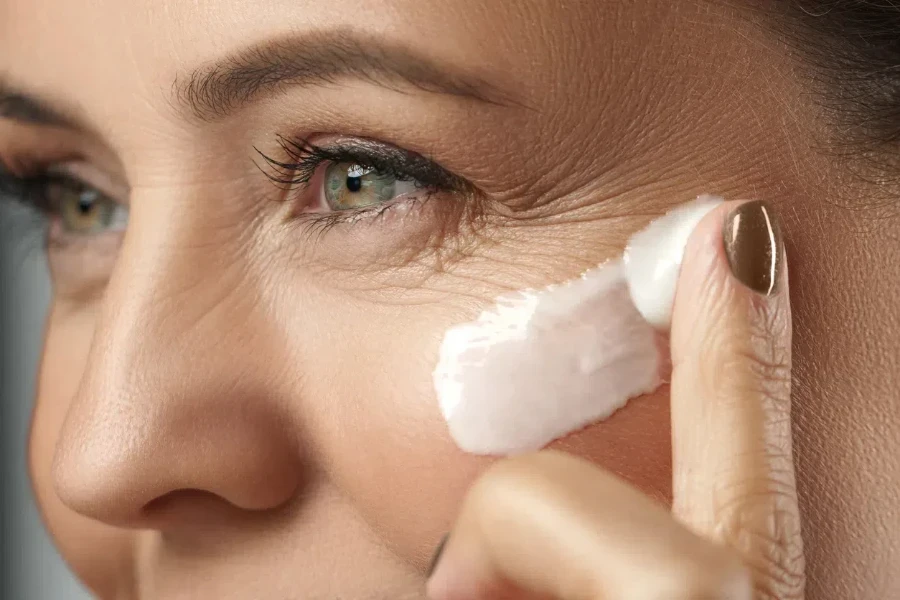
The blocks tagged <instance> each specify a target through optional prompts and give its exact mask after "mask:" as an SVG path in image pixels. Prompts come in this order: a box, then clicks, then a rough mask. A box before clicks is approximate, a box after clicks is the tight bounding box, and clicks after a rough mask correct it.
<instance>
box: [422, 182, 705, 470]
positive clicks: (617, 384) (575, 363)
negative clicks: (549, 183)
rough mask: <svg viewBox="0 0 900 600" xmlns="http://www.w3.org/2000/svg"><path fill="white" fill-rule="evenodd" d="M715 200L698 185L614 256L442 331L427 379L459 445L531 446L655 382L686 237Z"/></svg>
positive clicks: (661, 372)
mask: <svg viewBox="0 0 900 600" xmlns="http://www.w3.org/2000/svg"><path fill="white" fill-rule="evenodd" d="M721 202H722V200H721V199H719V198H715V197H712V196H701V197H700V198H698V199H697V200H695V201H694V202H691V203H689V204H686V205H684V206H681V207H679V208H676V209H675V210H673V211H671V212H670V213H668V214H667V215H665V216H663V217H661V218H659V219H657V220H656V221H654V222H653V223H651V224H650V226H648V227H647V228H646V229H644V230H642V231H641V232H639V233H637V234H635V235H634V236H633V237H632V238H631V240H630V242H629V244H628V247H627V249H626V251H625V254H624V256H623V257H622V258H621V259H618V260H612V261H609V262H607V263H604V264H602V265H600V266H599V267H597V268H595V269H592V270H590V271H588V272H586V273H584V274H583V275H582V276H581V277H580V278H578V279H574V280H572V281H568V282H566V283H562V284H558V285H551V286H549V287H547V288H544V289H541V290H525V291H521V292H516V293H513V294H508V295H504V296H501V297H500V298H498V299H497V302H496V304H495V305H494V306H493V307H491V308H489V309H487V310H485V311H484V312H482V313H481V315H480V316H479V317H478V318H477V319H476V320H475V321H473V322H471V323H465V324H463V325H458V326H455V327H453V328H451V329H450V330H449V331H447V333H446V335H445V336H444V340H443V343H442V344H441V348H440V356H439V359H438V365H437V367H436V368H435V371H434V386H435V391H436V392H437V397H438V403H439V405H440V409H441V413H442V414H443V416H444V418H445V419H446V421H447V425H448V427H449V430H450V434H451V436H452V437H453V440H454V441H455V442H456V444H457V445H458V446H459V447H460V449H462V450H464V451H466V452H470V453H473V454H493V455H502V454H517V453H521V452H527V451H531V450H538V449H540V448H542V447H544V446H546V445H547V444H549V443H550V442H552V441H553V440H555V439H558V438H560V437H563V436H565V435H567V434H569V433H572V432H573V431H577V430H579V429H582V428H583V427H585V426H587V425H589V424H591V423H595V422H598V421H602V420H603V419H606V418H607V417H609V416H610V415H612V414H613V413H614V412H615V411H616V410H618V409H620V408H622V407H623V406H625V404H626V403H627V402H628V401H629V400H630V399H632V398H635V397H637V396H640V395H643V394H647V393H650V392H652V391H654V390H655V389H657V388H658V387H659V386H660V385H662V383H663V379H664V376H665V374H666V371H667V367H668V361H669V352H668V348H667V347H666V344H665V342H664V341H663V336H662V335H661V332H662V331H664V330H667V329H668V327H669V324H670V321H671V314H672V305H673V303H674V299H675V283H676V281H677V278H678V271H679V269H680V267H681V259H682V256H683V254H684V247H685V245H686V244H687V239H688V237H689V236H690V234H691V232H692V231H693V229H694V227H695V226H696V225H697V223H699V222H700V220H701V219H702V218H703V217H704V216H705V215H706V214H707V213H708V212H709V211H711V210H712V209H713V208H715V207H716V206H718V205H719V204H720V203H721Z"/></svg>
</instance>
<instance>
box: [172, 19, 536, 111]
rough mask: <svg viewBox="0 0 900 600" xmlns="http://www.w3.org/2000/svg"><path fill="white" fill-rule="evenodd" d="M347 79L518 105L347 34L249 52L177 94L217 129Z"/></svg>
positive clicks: (195, 75)
mask: <svg viewBox="0 0 900 600" xmlns="http://www.w3.org/2000/svg"><path fill="white" fill-rule="evenodd" d="M347 78H351V79H352V78H355V79H359V80H362V81H367V82H370V83H373V84H375V85H378V86H380V87H384V88H387V89H391V90H394V91H402V89H401V87H398V84H399V85H400V86H403V85H405V86H409V87H412V88H415V89H418V90H421V91H425V92H432V93H439V94H446V95H450V96H457V97H460V98H466V99H470V100H475V101H478V102H483V103H487V104H493V105H510V104H518V102H516V101H515V100H514V99H513V97H512V96H511V95H510V94H507V93H505V92H503V91H502V90H501V89H500V88H499V87H498V86H497V85H496V84H494V83H492V82H491V81H489V79H488V78H487V77H486V76H484V75H481V74H478V73H472V72H465V71H463V70H461V69H459V68H458V67H457V68H455V67H451V66H449V65H446V66H445V65H438V64H437V63H436V62H435V61H434V60H432V59H429V58H427V57H425V56H423V55H421V54H418V53H416V52H415V51H413V50H412V49H410V48H408V47H406V46H402V45H397V44H391V43H387V42H385V41H383V40H379V39H376V38H372V37H369V36H361V35H360V34H359V33H358V32H354V31H350V30H341V29H338V30H334V31H329V32H323V33H316V34H312V35H310V34H305V35H303V36H301V37H287V38H283V39H279V40H276V41H270V42H266V43H263V44H260V45H257V46H254V47H251V48H249V49H247V50H244V51H242V52H240V53H238V54H235V55H233V56H230V57H227V58H225V59H223V60H221V61H219V62H217V63H216V64H213V65H211V66H205V67H201V68H199V69H196V70H194V71H193V72H190V73H189V74H188V75H187V76H184V77H179V78H177V79H176V80H175V83H174V84H173V92H174V97H175V98H176V99H177V101H178V104H179V105H180V106H182V107H185V108H187V109H188V111H189V112H190V113H191V114H192V115H193V116H195V117H197V118H199V119H201V120H204V121H212V120H216V119H220V118H223V117H225V116H227V115H229V114H231V113H233V112H234V111H236V110H238V109H240V108H241V107H243V106H245V105H246V104H248V103H250V102H252V101H254V100H256V99H257V98H259V97H260V96H261V95H264V94H274V93H277V92H278V91H280V90H282V89H284V88H285V87H286V86H289V85H290V86H316V85H332V84H335V83H338V82H339V81H340V80H342V79H347Z"/></svg>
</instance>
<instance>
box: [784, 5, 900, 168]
mask: <svg viewBox="0 0 900 600" xmlns="http://www.w3.org/2000/svg"><path fill="white" fill-rule="evenodd" d="M775 5H776V6H777V8H776V13H781V14H782V15H783V16H785V15H786V16H787V19H786V20H785V22H786V23H787V28H786V29H785V31H784V33H785V35H786V39H787V40H788V41H789V43H791V45H792V46H793V47H794V48H795V49H796V51H798V52H799V53H801V54H802V55H803V56H804V58H806V59H807V61H808V63H809V64H811V65H812V66H813V70H812V75H813V79H814V80H815V82H816V83H817V84H819V85H818V86H817V87H818V88H819V90H820V91H821V98H822V99H823V103H822V104H823V106H824V108H825V109H826V112H827V114H828V115H829V117H831V118H833V119H834V120H835V123H836V124H837V125H839V127H840V135H839V136H837V137H838V138H839V139H841V140H843V141H845V142H847V143H849V144H853V145H854V146H857V149H858V144H860V143H862V144H864V148H865V149H866V150H869V151H877V152H878V153H880V154H884V153H887V155H888V156H890V157H891V160H890V162H891V163H892V166H893V167H896V166H897V164H896V159H897V158H900V0H775Z"/></svg>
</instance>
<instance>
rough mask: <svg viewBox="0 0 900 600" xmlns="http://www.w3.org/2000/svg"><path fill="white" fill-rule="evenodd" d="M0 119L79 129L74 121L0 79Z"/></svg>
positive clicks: (46, 103)
mask: <svg viewBox="0 0 900 600" xmlns="http://www.w3.org/2000/svg"><path fill="white" fill-rule="evenodd" d="M0 118H5V119H11V120H13V121H19V122H21V123H26V124H29V125H41V126H44V127H65V128H68V129H79V127H78V126H77V124H76V123H75V120H74V119H72V118H71V117H69V116H68V115H66V114H65V113H64V112H63V111H58V110H56V109H54V108H52V107H51V106H50V104H49V103H48V102H45V101H43V100H40V99H39V98H36V97H34V96H29V95H28V94H26V93H24V92H21V91H19V90H17V89H15V88H14V87H13V86H11V85H10V84H9V83H7V82H5V81H4V80H3V79H0Z"/></svg>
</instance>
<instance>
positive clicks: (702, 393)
mask: <svg viewBox="0 0 900 600" xmlns="http://www.w3.org/2000/svg"><path fill="white" fill-rule="evenodd" d="M783 249H784V245H783V243H782V239H781V233H780V228H779V226H778V224H777V222H776V220H775V217H774V215H773V214H772V211H771V209H770V208H769V207H767V206H766V205H765V204H763V203H762V202H747V203H742V204H741V203H726V204H724V205H722V206H720V207H719V208H717V209H716V210H714V211H712V212H711V213H710V214H709V215H707V216H706V217H705V218H704V219H703V221H701V223H700V224H699V225H698V226H697V228H696V229H695V230H694V232H693V234H692V235H691V238H690V240H689V242H688V246H687V248H686V250H685V255H684V260H683V263H682V269H681V274H680V276H679V280H678V287H677V293H676V298H675V308H674V312H673V319H672V333H671V346H672V364H673V371H672V386H671V398H672V399H671V403H672V407H671V408H672V446H673V467H674V475H673V476H674V505H673V510H674V512H675V514H676V516H678V517H679V518H680V519H681V520H682V521H683V522H685V523H686V524H687V525H688V526H690V527H691V528H693V529H694V530H695V531H696V532H698V533H700V534H701V535H703V536H705V537H707V538H712V539H714V540H717V541H720V542H722V543H724V544H726V545H728V546H731V547H733V548H734V549H735V550H737V551H738V552H739V553H740V554H741V555H742V557H743V558H744V561H745V563H746V564H747V566H748V567H749V568H750V569H751V570H752V571H753V572H754V578H755V585H756V587H757V591H758V595H759V596H760V597H762V598H779V599H785V598H802V597H803V588H804V577H803V572H804V562H803V546H802V541H801V538H800V515H799V509H798V506H797V492H796V485H795V476H794V466H793V455H792V449H791V421H790V403H791V402H790V382H791V377H790V373H791V313H790V301H789V297H788V285H787V283H788V282H787V265H786V262H785V260H784V257H783V252H784V250H783Z"/></svg>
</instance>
